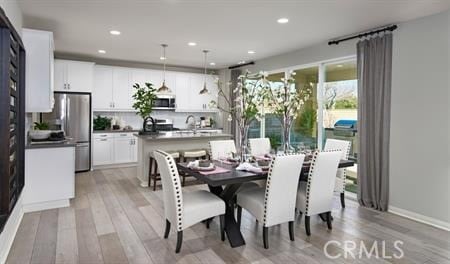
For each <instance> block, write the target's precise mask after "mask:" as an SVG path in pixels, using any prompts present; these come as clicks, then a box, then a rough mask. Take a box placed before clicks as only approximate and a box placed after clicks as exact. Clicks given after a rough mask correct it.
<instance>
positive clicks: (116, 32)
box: [109, 30, 120, 36]
mask: <svg viewBox="0 0 450 264" xmlns="http://www.w3.org/2000/svg"><path fill="white" fill-rule="evenodd" d="M109 34H111V35H116V36H117V35H120V31H118V30H111V31H109Z"/></svg>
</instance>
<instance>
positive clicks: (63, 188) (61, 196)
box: [22, 146, 75, 212]
mask: <svg viewBox="0 0 450 264" xmlns="http://www.w3.org/2000/svg"><path fill="white" fill-rule="evenodd" d="M25 163H26V166H25V183H26V184H25V187H24V190H23V194H22V195H23V203H22V205H23V210H24V211H25V212H32V211H41V210H47V209H53V208H58V207H67V206H69V205H70V199H71V198H73V197H75V147H73V146H71V147H61V148H35V149H33V148H31V149H26V150H25Z"/></svg>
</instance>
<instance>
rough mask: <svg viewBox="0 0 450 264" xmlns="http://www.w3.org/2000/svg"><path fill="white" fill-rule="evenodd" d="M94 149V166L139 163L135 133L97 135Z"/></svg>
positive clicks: (95, 135)
mask: <svg viewBox="0 0 450 264" xmlns="http://www.w3.org/2000/svg"><path fill="white" fill-rule="evenodd" d="M93 148H94V153H93V156H94V158H93V164H94V166H98V165H112V164H120V163H132V162H137V144H136V138H135V137H134V136H133V133H101V134H98V133H96V134H94V146H93Z"/></svg>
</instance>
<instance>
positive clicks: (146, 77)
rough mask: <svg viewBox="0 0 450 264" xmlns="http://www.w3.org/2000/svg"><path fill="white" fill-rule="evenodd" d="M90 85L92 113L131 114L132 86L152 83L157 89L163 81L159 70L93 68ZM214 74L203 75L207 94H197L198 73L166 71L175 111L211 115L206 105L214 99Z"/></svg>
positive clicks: (167, 83)
mask: <svg viewBox="0 0 450 264" xmlns="http://www.w3.org/2000/svg"><path fill="white" fill-rule="evenodd" d="M94 68H95V70H94V85H93V90H92V98H93V99H92V108H93V109H94V111H134V109H133V98H132V96H133V94H134V88H133V85H134V84H135V83H138V84H139V85H141V86H143V85H145V83H147V82H148V83H151V84H153V87H154V88H155V89H158V88H159V87H160V86H161V85H162V82H163V79H164V74H163V71H161V70H148V69H136V68H123V67H115V66H102V65H95V67H94ZM215 78H216V76H215V75H207V76H206V85H207V88H208V90H209V91H210V93H209V94H205V95H201V94H199V92H200V90H201V89H202V88H203V83H204V81H205V77H204V75H203V74H198V73H185V72H172V71H166V74H165V81H166V86H167V87H169V88H170V90H172V92H173V93H174V94H175V101H176V105H177V107H176V111H178V112H214V111H216V110H215V109H210V108H209V107H208V104H209V102H210V101H211V100H217V84H216V83H215V81H214V80H215Z"/></svg>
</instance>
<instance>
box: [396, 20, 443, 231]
mask: <svg viewBox="0 0 450 264" xmlns="http://www.w3.org/2000/svg"><path fill="white" fill-rule="evenodd" d="M392 63H393V67H392V68H393V70H392V106H391V107H392V108H391V160H390V174H391V177H390V204H391V206H394V207H397V208H401V209H403V210H408V211H412V212H414V213H417V214H420V215H424V216H427V217H431V218H435V219H438V220H441V221H445V222H450V216H449V208H450V204H449V200H450V194H449V193H450V190H449V186H450V183H449V177H450V175H449V168H450V167H449V163H450V157H449V146H450V142H449V138H448V135H449V134H450V131H449V118H448V114H449V94H448V93H449V80H448V76H449V12H448V11H447V12H445V13H441V14H437V15H433V16H429V17H425V18H422V19H417V20H414V21H410V22H407V23H403V24H401V25H399V28H398V30H397V31H396V32H395V34H394V51H393V62H392Z"/></svg>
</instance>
